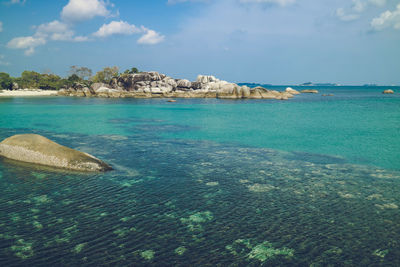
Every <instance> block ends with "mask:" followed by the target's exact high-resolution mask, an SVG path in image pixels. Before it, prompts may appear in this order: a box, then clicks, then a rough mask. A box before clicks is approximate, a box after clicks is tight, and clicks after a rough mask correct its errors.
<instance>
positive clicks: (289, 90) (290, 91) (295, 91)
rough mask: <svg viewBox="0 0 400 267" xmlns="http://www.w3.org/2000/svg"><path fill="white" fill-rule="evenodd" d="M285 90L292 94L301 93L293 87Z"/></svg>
mask: <svg viewBox="0 0 400 267" xmlns="http://www.w3.org/2000/svg"><path fill="white" fill-rule="evenodd" d="M285 92H287V93H289V94H292V95H299V94H300V92H299V91H297V90H294V89H293V88H292V87H288V88H286V90H285Z"/></svg>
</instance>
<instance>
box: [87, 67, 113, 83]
mask: <svg viewBox="0 0 400 267" xmlns="http://www.w3.org/2000/svg"><path fill="white" fill-rule="evenodd" d="M118 71H119V68H118V67H116V66H114V67H105V68H104V69H103V70H101V71H98V72H97V73H96V75H94V76H93V78H92V81H93V82H95V83H109V82H110V81H111V79H112V78H113V77H118Z"/></svg>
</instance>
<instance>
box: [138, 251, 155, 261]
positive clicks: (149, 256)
mask: <svg viewBox="0 0 400 267" xmlns="http://www.w3.org/2000/svg"><path fill="white" fill-rule="evenodd" d="M154 254H155V252H154V251H153V250H145V251H142V252H141V253H140V256H142V258H143V259H145V260H148V261H151V260H152V259H153V258H154Z"/></svg>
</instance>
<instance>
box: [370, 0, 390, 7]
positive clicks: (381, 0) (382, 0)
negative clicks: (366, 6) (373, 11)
mask: <svg viewBox="0 0 400 267" xmlns="http://www.w3.org/2000/svg"><path fill="white" fill-rule="evenodd" d="M369 2H370V3H371V4H374V5H376V6H384V5H386V0H369Z"/></svg>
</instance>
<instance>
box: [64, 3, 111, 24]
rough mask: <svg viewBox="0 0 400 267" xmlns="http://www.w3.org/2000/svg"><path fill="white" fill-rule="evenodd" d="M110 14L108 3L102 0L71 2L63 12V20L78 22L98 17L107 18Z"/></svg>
mask: <svg viewBox="0 0 400 267" xmlns="http://www.w3.org/2000/svg"><path fill="white" fill-rule="evenodd" d="M109 14H110V11H109V10H108V9H107V3H106V2H104V1H102V0H69V2H68V4H67V5H66V6H64V8H63V10H62V11H61V18H62V19H64V20H65V21H71V22H78V21H84V20H90V19H92V18H94V17H96V16H101V17H106V16H108V15H109Z"/></svg>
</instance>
